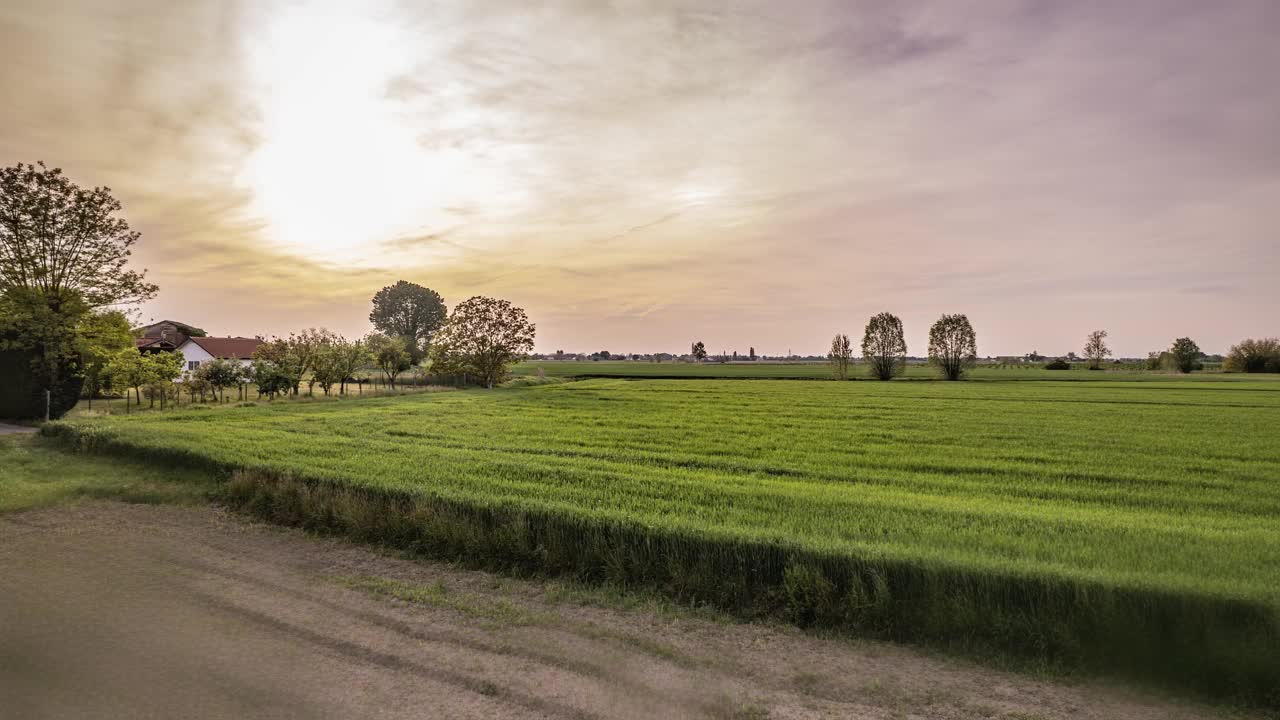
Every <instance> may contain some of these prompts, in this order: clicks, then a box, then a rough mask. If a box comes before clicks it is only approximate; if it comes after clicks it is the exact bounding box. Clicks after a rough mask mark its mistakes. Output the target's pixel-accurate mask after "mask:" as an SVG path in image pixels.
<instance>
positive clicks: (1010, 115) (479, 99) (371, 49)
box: [0, 0, 1280, 355]
mask: <svg viewBox="0 0 1280 720" xmlns="http://www.w3.org/2000/svg"><path fill="white" fill-rule="evenodd" d="M1278 34H1280V3H1275V2H1269V1H1268V0H1256V1H1248V0H1231V1H1227V2H1221V3H1202V2H1197V1H1196V0H1182V1H1178V2H1175V1H1173V0H1168V1H1163V0H1150V1H1143V2H1124V3H1114V2H1072V3H1067V2H1013V1H1009V2H1004V1H998V0H991V1H987V0H982V1H978V0H974V1H972V2H952V1H950V0H948V1H946V2H903V3H896V4H890V3H883V2H825V1H819V0H799V1H797V2H794V3H779V2H745V1H744V2H685V3H674V2H671V3H669V2H623V3H611V4H605V3H602V2H588V1H583V2H566V3H552V4H548V5H545V6H539V7H537V8H536V9H533V8H532V6H530V5H529V4H526V3H515V2H512V3H505V2H504V3H498V2H493V3H487V2H486V3H475V2H468V1H465V0H458V1H456V2H380V1H377V0H375V1H372V2H316V1H305V0H303V1H298V2H285V1H283V0H253V1H252V2H249V1H245V2H229V1H221V0H192V1H190V2H182V3H172V2H160V1H159V0H119V1H116V2H109V3H108V2H90V1H88V0H82V1H68V2H59V3H50V2H45V1H44V0H6V2H4V3H3V4H2V5H0V88H2V89H3V94H2V102H0V164H3V165H10V164H12V163H15V162H19V161H21V162H34V161H36V160H44V161H45V162H47V163H48V164H50V165H54V166H59V167H62V168H63V169H64V170H65V171H66V172H67V173H68V174H69V175H70V176H71V177H72V178H73V179H75V180H77V181H78V182H80V183H82V184H86V185H97V184H105V185H109V186H110V187H112V188H113V189H114V190H115V192H116V194H117V196H118V197H119V198H120V199H121V201H122V202H123V203H124V205H125V215H126V217H127V218H128V219H129V221H130V222H131V224H132V225H133V226H134V227H135V228H136V229H138V230H140V231H141V232H142V233H143V238H142V241H141V242H140V243H139V246H138V251H137V253H136V257H137V259H138V261H139V264H140V265H142V266H145V267H147V268H149V270H150V277H151V278H152V279H153V280H155V281H156V282H157V283H158V284H159V285H160V287H161V292H160V295H159V296H158V298H157V299H156V300H154V301H153V302H151V303H149V304H148V305H147V306H146V307H144V308H143V309H142V318H143V319H149V318H157V319H159V318H168V319H175V320H180V321H184V322H190V323H192V324H195V325H199V326H201V327H204V328H205V329H207V330H209V331H210V332H213V333H215V334H239V335H253V334H274V333H286V332H288V331H290V330H295V329H300V328H303V327H308V326H321V325H323V326H327V327H329V328H331V329H334V330H337V331H339V332H343V333H346V334H348V335H359V334H362V333H363V332H365V331H367V329H368V322H367V314H368V310H369V299H370V297H371V296H372V294H373V293H374V292H375V291H376V290H377V289H378V288H379V287H381V286H383V285H386V284H390V283H392V282H394V281H395V280H397V279H406V280H411V281H414V282H418V283H421V284H424V285H427V286H429V287H432V288H435V289H436V290H438V291H439V292H440V293H441V294H442V295H444V297H445V300H446V302H447V303H448V304H450V305H453V304H454V303H456V302H458V301H460V300H462V299H465V298H466V297H468V296H470V295H475V294H487V295H496V296H500V297H504V298H507V299H509V300H511V301H512V302H514V303H516V304H518V305H521V306H523V307H525V308H526V309H527V310H528V312H529V314H530V316H531V318H532V319H533V320H534V321H535V322H537V323H538V327H539V336H538V343H537V345H538V349H539V350H541V351H554V350H556V349H565V350H570V351H588V352H589V351H593V350H598V349H609V350H612V351H614V352H619V351H636V352H645V351H659V350H665V351H682V350H685V349H687V348H688V345H689V342H691V341H692V340H694V339H701V340H704V341H705V342H706V344H707V347H708V349H709V350H713V351H717V352H718V351H720V350H722V349H723V350H730V351H731V350H735V349H736V350H738V351H740V352H746V350H747V348H748V347H749V346H754V347H755V348H756V349H757V351H759V352H762V353H768V354H780V353H784V352H786V351H787V350H792V351H794V352H796V353H818V352H822V351H823V350H824V349H825V346H826V344H827V343H828V342H829V339H830V337H831V335H832V334H833V333H835V332H847V333H849V334H850V335H854V336H860V334H861V329H862V326H863V325H864V324H865V322H866V319H867V317H868V316H870V315H872V314H874V313H876V312H879V311H882V310H890V311H893V312H896V313H897V314H899V315H900V316H902V318H903V320H904V322H905V324H906V326H907V331H908V337H907V340H908V345H909V351H910V352H911V353H912V354H917V355H920V354H923V353H924V340H925V336H926V333H927V329H928V325H929V323H931V322H932V321H933V319H935V318H936V317H937V316H938V315H939V314H941V313H943V312H964V313H967V314H968V315H969V317H970V319H971V320H972V322H973V324H974V326H975V328H976V329H977V332H978V340H979V351H980V353H981V354H984V355H985V354H1013V353H1017V354H1021V353H1025V352H1028V351H1030V350H1033V349H1035V350H1039V351H1040V352H1042V353H1051V354H1060V353H1065V352H1067V351H1068V350H1074V351H1076V352H1080V346H1081V345H1082V344H1083V341H1084V336H1085V334H1086V333H1087V332H1088V331H1089V330H1092V329H1095V328H1099V327H1102V328H1106V329H1108V330H1109V331H1110V334H1111V340H1112V345H1113V347H1114V348H1115V349H1116V350H1117V351H1118V352H1119V353H1121V354H1124V355H1142V354H1145V353H1146V351H1148V350H1153V349H1157V348H1160V347H1164V346H1167V345H1168V344H1169V342H1170V340H1172V338H1173V337H1175V336H1181V335H1190V336H1191V337H1193V338H1195V339H1197V340H1198V341H1199V342H1200V344H1201V346H1202V347H1203V348H1204V349H1205V350H1206V351H1210V352H1220V351H1225V349H1226V347H1227V346H1228V345H1229V344H1231V343H1233V342H1235V341H1237V340H1238V339H1240V338H1241V337H1244V336H1249V335H1255V336H1257V335H1275V334H1277V333H1280V328H1278V327H1277V325H1276V321H1275V308H1276V307H1277V306H1278V305H1280V282H1277V278H1280V132H1277V128H1278V127H1280V83H1276V82H1275V77H1274V75H1275V71H1276V68H1280V43H1277V42H1276V41H1275V38H1276V37H1277V35H1278Z"/></svg>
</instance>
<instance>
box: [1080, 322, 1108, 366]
mask: <svg viewBox="0 0 1280 720" xmlns="http://www.w3.org/2000/svg"><path fill="white" fill-rule="evenodd" d="M1109 355H1111V348H1109V347H1107V331H1106V330H1094V331H1093V332H1091V333H1089V337H1088V338H1087V339H1086V340H1085V342H1084V356H1085V357H1086V358H1088V359H1089V369H1090V370H1101V369H1102V361H1103V360H1104V359H1106V358H1107V356H1109Z"/></svg>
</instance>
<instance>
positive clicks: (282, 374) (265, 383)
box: [201, 353, 294, 400]
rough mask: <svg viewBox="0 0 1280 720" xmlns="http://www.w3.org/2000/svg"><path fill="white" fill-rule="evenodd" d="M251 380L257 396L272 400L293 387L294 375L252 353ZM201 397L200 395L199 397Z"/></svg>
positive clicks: (275, 362)
mask: <svg viewBox="0 0 1280 720" xmlns="http://www.w3.org/2000/svg"><path fill="white" fill-rule="evenodd" d="M253 382H254V384H255V385H257V387H258V396H259V397H261V396H263V395H266V396H267V399H268V400H274V399H275V397H276V395H285V394H288V392H289V391H290V390H292V389H293V387H294V375H293V373H292V372H291V371H289V370H287V369H284V368H282V367H281V365H280V364H279V363H278V362H277V361H275V360H270V359H268V358H267V357H265V356H263V357H259V356H258V354H257V353H254V360H253ZM206 385H207V383H206ZM203 397H204V396H203V395H201V399H203Z"/></svg>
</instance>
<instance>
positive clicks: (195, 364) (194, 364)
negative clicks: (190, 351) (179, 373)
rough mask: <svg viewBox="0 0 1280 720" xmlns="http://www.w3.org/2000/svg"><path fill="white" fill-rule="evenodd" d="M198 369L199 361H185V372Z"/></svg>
mask: <svg viewBox="0 0 1280 720" xmlns="http://www.w3.org/2000/svg"><path fill="white" fill-rule="evenodd" d="M198 367H200V361H199V360H188V361H187V370H188V371H191V370H195V369H196V368H198Z"/></svg>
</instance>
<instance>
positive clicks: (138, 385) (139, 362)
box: [106, 348, 151, 411]
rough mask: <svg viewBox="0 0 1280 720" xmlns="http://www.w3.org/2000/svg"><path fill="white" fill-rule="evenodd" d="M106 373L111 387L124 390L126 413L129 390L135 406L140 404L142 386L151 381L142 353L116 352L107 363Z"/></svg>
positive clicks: (130, 350)
mask: <svg viewBox="0 0 1280 720" xmlns="http://www.w3.org/2000/svg"><path fill="white" fill-rule="evenodd" d="M106 372H107V374H109V375H110V376H111V384H112V386H113V387H118V388H122V389H125V394H124V401H125V405H124V407H125V410H126V411H128V409H129V392H128V389H129V388H132V389H133V391H134V397H135V399H136V401H137V402H136V403H135V404H138V405H140V404H142V386H143V385H146V384H147V382H148V381H150V379H151V372H150V367H149V366H148V365H147V361H146V360H145V359H144V356H143V355H142V353H140V352H138V351H137V350H135V349H133V348H129V349H128V350H121V351H120V352H117V353H116V354H115V355H113V356H112V358H111V359H110V360H109V361H107V367H106Z"/></svg>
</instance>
